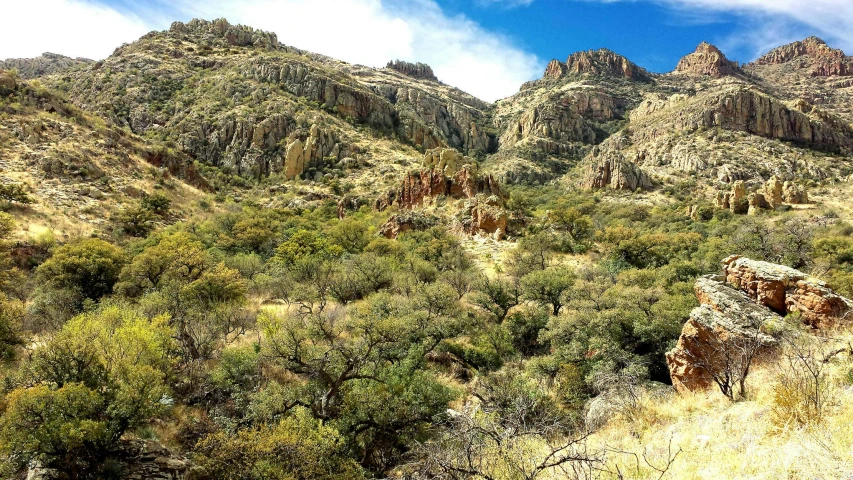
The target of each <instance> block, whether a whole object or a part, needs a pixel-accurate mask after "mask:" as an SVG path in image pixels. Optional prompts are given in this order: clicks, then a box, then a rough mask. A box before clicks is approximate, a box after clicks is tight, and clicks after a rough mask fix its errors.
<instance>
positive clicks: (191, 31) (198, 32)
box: [169, 18, 279, 48]
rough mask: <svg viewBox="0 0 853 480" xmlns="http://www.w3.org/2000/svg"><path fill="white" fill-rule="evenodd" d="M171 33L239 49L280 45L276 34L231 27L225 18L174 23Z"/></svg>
mask: <svg viewBox="0 0 853 480" xmlns="http://www.w3.org/2000/svg"><path fill="white" fill-rule="evenodd" d="M169 31H170V32H171V33H177V34H184V35H192V36H197V37H201V38H203V39H205V40H213V41H217V40H224V41H225V42H226V43H227V44H229V45H233V46H237V47H247V46H259V47H266V48H275V47H277V46H278V45H279V43H278V36H277V35H276V34H275V33H272V32H265V31H263V30H255V29H254V28H252V27H247V26H244V25H231V24H230V23H228V20H226V19H224V18H217V19H216V20H213V21H208V20H201V19H198V18H194V19H192V20H190V21H189V22H187V23H183V22H174V23H172V26H171V27H170V28H169Z"/></svg>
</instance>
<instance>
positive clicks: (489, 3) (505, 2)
mask: <svg viewBox="0 0 853 480" xmlns="http://www.w3.org/2000/svg"><path fill="white" fill-rule="evenodd" d="M534 1H535V0H476V2H477V4H479V5H480V6H482V7H502V8H516V7H527V6H530V5H532V4H533V2H534Z"/></svg>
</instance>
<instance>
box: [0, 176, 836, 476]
mask: <svg viewBox="0 0 853 480" xmlns="http://www.w3.org/2000/svg"><path fill="white" fill-rule="evenodd" d="M252 204H253V202H251V201H246V202H244V203H243V204H242V205H241V204H236V203H224V204H222V205H221V208H219V209H218V210H217V211H218V213H211V214H210V215H209V217H207V218H198V219H193V220H189V221H185V222H181V223H177V224H174V225H172V226H169V227H167V228H165V229H159V230H152V229H151V228H144V229H134V228H127V227H126V226H124V227H122V228H116V229H115V230H114V232H115V233H114V234H113V235H111V236H109V237H108V238H106V237H105V238H83V239H79V240H76V241H72V242H69V243H66V244H57V242H56V241H55V240H54V239H52V238H51V237H50V235H42V236H40V237H37V238H31V239H29V240H28V241H25V242H24V241H19V242H13V241H12V240H11V232H12V231H13V229H14V226H13V225H14V223H13V220H12V217H11V216H10V215H7V214H3V213H0V237H2V238H3V239H4V240H3V243H2V245H0V249H2V257H0V262H2V263H3V265H2V268H0V287H2V291H3V295H2V297H0V356H2V359H3V362H4V363H3V367H2V379H3V384H2V389H3V390H2V395H3V400H2V403H0V411H2V417H0V455H2V456H3V459H4V461H3V462H2V464H3V465H4V466H3V468H4V471H2V474H3V475H5V476H9V477H10V478H11V477H14V475H16V472H19V471H21V470H22V469H24V468H25V467H26V466H27V465H31V464H32V463H33V462H37V463H39V464H41V465H43V466H45V467H49V468H57V469H59V470H60V471H61V472H64V474H66V475H67V476H68V477H69V478H103V477H108V476H109V475H111V474H112V475H120V473H115V472H114V471H113V470H114V464H112V463H110V462H109V461H108V459H110V458H111V457H112V456H114V455H115V454H116V452H117V451H119V450H120V448H121V444H122V442H124V441H126V440H127V439H130V438H156V439H157V440H159V441H160V442H162V443H164V444H166V445H168V446H170V447H172V448H174V449H176V450H177V451H180V452H183V453H184V454H185V455H187V456H188V457H190V458H191V459H192V460H193V463H194V465H195V467H194V468H195V471H194V472H195V474H197V475H199V478H231V479H267V478H288V479H290V478H364V477H372V476H381V475H405V474H408V475H413V476H423V477H429V478H432V477H444V478H466V477H469V476H472V475H473V476H476V475H480V476H482V478H513V479H514V478H536V477H537V476H538V475H540V474H543V473H547V472H552V473H553V472H554V471H557V472H563V473H565V474H566V475H569V474H577V475H581V474H582V473H583V472H590V471H602V470H604V471H605V473H606V471H607V469H608V466H607V465H608V464H607V463H606V462H605V461H604V460H603V459H604V457H603V456H602V455H603V453H601V452H590V451H588V450H586V449H585V448H584V447H583V442H584V439H585V438H586V436H587V435H588V433H589V428H588V427H590V424H587V422H586V421H585V420H586V419H585V418H584V414H583V412H584V405H585V404H586V402H587V400H589V399H590V398H593V397H603V396H605V394H607V392H609V391H611V390H613V389H619V390H625V389H631V388H634V387H637V386H641V385H649V382H660V383H668V382H669V376H668V371H667V367H666V363H665V358H664V352H665V351H667V350H668V349H670V348H671V347H672V346H673V345H674V342H675V340H676V339H677V337H678V335H679V332H680V330H681V327H682V324H683V322H684V321H685V319H686V318H687V316H688V314H689V312H690V310H691V309H692V308H693V307H694V306H695V302H696V301H695V296H694V293H693V290H692V288H693V282H694V280H695V278H696V277H697V276H698V275H700V274H704V273H709V272H715V271H717V269H718V265H719V262H720V260H721V259H722V258H724V257H726V256H728V255H729V254H732V253H741V254H747V255H751V256H753V257H755V258H760V259H767V260H771V261H774V262H780V263H785V264H788V265H791V266H795V267H797V268H811V269H819V270H821V271H822V272H824V273H825V276H827V277H829V278H831V279H832V280H834V283H835V286H836V287H837V289H838V290H839V291H840V292H841V293H844V294H847V295H850V294H851V293H853V240H851V236H850V233H851V227H850V226H848V225H846V224H843V223H839V222H838V221H837V220H836V219H833V218H832V217H831V216H827V217H820V218H811V219H805V218H804V217H800V216H797V215H795V214H793V213H788V214H774V215H773V216H760V217H746V216H733V215H731V214H729V212H728V211H714V210H713V209H710V208H709V209H708V210H709V212H710V214H709V215H705V216H704V219H700V220H692V219H691V218H689V217H687V216H685V215H684V204H683V202H681V201H678V200H676V199H673V200H671V201H670V202H667V203H665V204H664V205H662V206H655V207H650V206H645V205H642V204H640V203H638V202H635V201H633V200H632V198H631V196H630V195H624V196H621V197H620V196H603V197H602V196H600V195H595V196H589V195H587V194H583V195H582V194H575V193H572V192H566V191H563V190H557V189H556V188H553V187H539V188H536V189H523V188H517V189H515V190H514V191H513V192H512V200H511V202H510V206H511V207H512V208H513V209H515V210H516V211H517V212H518V213H520V214H523V215H525V216H527V217H528V218H529V219H530V221H529V224H528V226H527V228H526V230H525V231H524V232H523V235H522V236H521V237H520V238H519V239H518V241H517V244H516V246H515V247H514V248H513V249H511V250H510V251H509V253H508V254H507V255H506V256H505V258H503V259H501V261H499V262H497V263H496V264H495V266H494V267H488V268H487V267H484V265H486V263H487V262H484V259H483V258H477V257H475V256H472V254H470V253H468V251H466V249H465V248H464V247H463V245H462V244H461V243H460V240H459V239H458V238H457V237H456V236H455V235H454V234H452V233H451V232H449V231H448V230H447V229H446V228H445V227H442V226H437V227H433V228H431V229H429V230H426V231H421V232H408V233H406V234H404V235H402V236H401V237H400V238H399V240H388V239H386V238H384V237H381V236H377V235H376V233H375V232H376V230H377V226H378V224H379V223H380V222H381V221H383V220H384V219H385V218H386V217H387V213H386V214H379V213H375V212H373V211H371V210H369V209H367V208H364V209H362V210H361V211H359V212H357V213H354V214H351V215H350V216H349V217H347V218H345V219H342V220H339V219H338V218H337V214H336V208H335V207H336V205H335V204H334V203H333V202H331V201H329V202H327V203H322V202H321V203H319V204H317V206H315V207H313V208H310V209H268V208H259V207H253V206H250V205H252ZM139 208H140V210H144V211H145V212H147V214H148V215H160V216H163V215H167V214H168V210H169V204H168V201H164V200H163V199H162V198H158V197H156V196H152V197H145V199H144V200H143V201H142V203H141V205H140V207H139ZM121 222H124V223H127V219H122V220H121ZM146 225H149V224H148V223H146ZM150 225H152V226H153V224H150ZM119 227H121V225H119ZM24 247H26V248H24ZM485 260H488V259H485ZM614 408H615V407H614ZM110 465H113V470H109V469H107V466H110ZM108 470H109V471H108ZM110 472H113V473H110ZM611 473H613V475H614V476H616V473H614V472H611Z"/></svg>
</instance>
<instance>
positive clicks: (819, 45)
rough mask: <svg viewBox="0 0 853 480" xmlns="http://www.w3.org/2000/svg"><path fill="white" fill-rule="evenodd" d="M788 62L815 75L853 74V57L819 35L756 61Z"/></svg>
mask: <svg viewBox="0 0 853 480" xmlns="http://www.w3.org/2000/svg"><path fill="white" fill-rule="evenodd" d="M786 63H796V65H795V66H796V68H798V69H806V70H807V71H808V72H809V74H810V75H811V76H814V77H829V76H834V75H838V76H850V75H853V57H848V56H847V55H845V54H844V52H843V51H841V50H838V49H835V48H831V47H830V46H828V45H827V44H826V42H824V41H823V40H821V39H819V38H817V37H809V38H807V39H805V40H803V41H801V42H794V43H791V44H788V45H785V46H782V47H779V48H777V49H775V50H772V51H771V52H770V53H768V54H766V55H764V56H763V57H761V58H759V59H758V60H756V61H755V64H756V65H780V64H786Z"/></svg>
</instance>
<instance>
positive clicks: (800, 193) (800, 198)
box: [782, 182, 809, 205]
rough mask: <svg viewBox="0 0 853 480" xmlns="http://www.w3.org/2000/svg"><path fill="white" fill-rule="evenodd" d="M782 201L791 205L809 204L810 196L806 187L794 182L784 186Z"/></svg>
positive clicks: (786, 183)
mask: <svg viewBox="0 0 853 480" xmlns="http://www.w3.org/2000/svg"><path fill="white" fill-rule="evenodd" d="M782 201H783V202H785V203H788V204H791V205H799V204H804V203H809V194H808V192H807V191H806V189H805V188H804V187H801V186H800V185H797V184H796V183H794V182H785V183H784V184H782Z"/></svg>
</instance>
